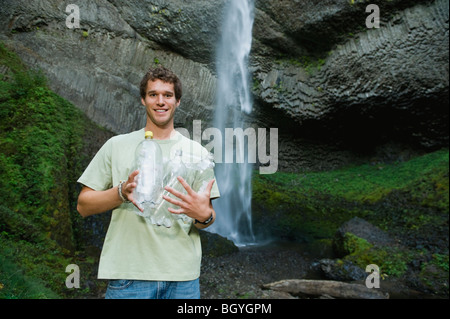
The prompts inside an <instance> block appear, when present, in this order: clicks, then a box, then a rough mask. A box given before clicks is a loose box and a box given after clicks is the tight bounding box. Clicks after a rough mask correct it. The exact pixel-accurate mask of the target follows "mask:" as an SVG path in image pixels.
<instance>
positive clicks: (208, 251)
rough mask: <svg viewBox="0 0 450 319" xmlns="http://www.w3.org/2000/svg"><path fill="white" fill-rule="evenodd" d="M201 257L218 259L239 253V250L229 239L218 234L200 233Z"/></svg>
mask: <svg viewBox="0 0 450 319" xmlns="http://www.w3.org/2000/svg"><path fill="white" fill-rule="evenodd" d="M200 240H201V243H202V253H203V256H208V257H219V256H222V255H227V254H232V253H235V252H238V251H239V248H237V247H236V245H235V244H234V243H233V242H232V241H231V240H229V239H227V238H225V237H222V236H220V235H218V234H214V233H210V232H207V231H200Z"/></svg>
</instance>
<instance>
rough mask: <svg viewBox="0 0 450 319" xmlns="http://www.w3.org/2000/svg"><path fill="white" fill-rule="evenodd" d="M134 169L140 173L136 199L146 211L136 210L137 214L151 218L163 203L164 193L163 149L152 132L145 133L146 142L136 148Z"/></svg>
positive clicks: (135, 191)
mask: <svg viewBox="0 0 450 319" xmlns="http://www.w3.org/2000/svg"><path fill="white" fill-rule="evenodd" d="M134 168H135V169H137V170H138V171H139V174H138V175H137V176H136V183H137V186H136V188H135V190H134V198H135V200H136V202H137V204H138V205H139V206H140V207H141V208H142V209H143V210H144V212H141V211H140V210H139V209H137V208H135V212H136V213H137V214H138V215H140V216H144V217H150V216H151V215H152V213H154V211H155V208H156V207H157V206H158V205H159V203H160V202H161V201H162V192H163V157H162V151H161V147H160V146H159V145H158V143H156V142H155V141H154V140H153V133H152V132H151V131H147V132H145V140H143V141H142V142H141V143H139V145H138V147H137V148H136V154H135V164H134Z"/></svg>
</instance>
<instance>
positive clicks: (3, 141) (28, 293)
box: [0, 43, 89, 298]
mask: <svg viewBox="0 0 450 319" xmlns="http://www.w3.org/2000/svg"><path fill="white" fill-rule="evenodd" d="M0 64H1V65H5V66H7V69H8V70H9V72H8V74H7V76H3V77H1V78H0V202H1V203H2V205H1V206H0V244H1V245H0V258H1V267H0V296H1V297H3V298H55V296H58V295H64V294H66V293H68V291H67V289H65V285H64V282H65V277H66V276H67V274H66V273H65V267H66V266H67V265H68V264H70V263H72V262H71V260H70V252H71V251H73V250H74V249H75V241H74V237H73V229H72V225H73V218H74V216H76V215H78V214H76V212H74V211H73V210H74V209H75V208H74V207H75V205H74V204H73V203H75V202H76V194H75V192H74V186H73V185H74V184H76V178H78V176H79V175H80V174H81V169H82V168H81V165H80V162H83V161H84V157H83V154H82V151H81V150H82V148H83V140H82V138H83V135H84V132H85V130H86V128H87V125H88V123H89V121H88V120H87V118H86V117H85V116H84V114H83V113H82V112H81V111H80V110H78V109H77V108H76V107H74V106H73V105H72V104H70V103H69V102H67V101H66V100H64V99H62V98H61V97H59V96H58V95H56V94H55V93H53V92H52V91H51V90H50V89H49V88H48V87H47V84H46V79H45V77H44V75H43V74H42V72H39V71H33V70H29V69H27V68H26V67H25V66H24V65H23V64H22V63H21V62H20V59H18V58H17V56H15V55H14V54H13V53H11V52H10V51H9V50H8V49H7V48H6V47H5V46H4V45H3V44H2V43H0Z"/></svg>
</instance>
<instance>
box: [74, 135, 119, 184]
mask: <svg viewBox="0 0 450 319" xmlns="http://www.w3.org/2000/svg"><path fill="white" fill-rule="evenodd" d="M111 153H112V140H111V139H109V140H108V141H107V142H106V143H105V144H104V145H103V146H102V147H101V148H100V150H99V151H98V152H97V154H96V155H95V156H94V158H93V159H92V161H91V162H90V163H89V165H88V167H87V168H86V170H85V171H84V172H83V174H82V175H81V177H80V178H79V179H78V183H80V184H83V185H84V186H87V187H89V188H92V189H93V190H96V191H103V190H107V189H109V188H111V187H112V169H111Z"/></svg>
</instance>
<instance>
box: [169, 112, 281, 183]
mask: <svg viewBox="0 0 450 319" xmlns="http://www.w3.org/2000/svg"><path fill="white" fill-rule="evenodd" d="M176 130H177V131H178V132H180V133H181V134H183V135H184V136H186V137H187V138H191V139H192V140H194V141H196V142H198V143H200V144H204V143H202V142H203V141H206V142H207V143H208V144H206V145H204V146H205V148H206V149H207V150H208V151H210V152H211V153H212V154H213V155H214V162H215V163H216V164H220V163H225V164H243V163H249V164H257V163H259V173H260V174H274V173H275V172H276V171H277V170H278V128H270V130H269V139H267V134H266V133H267V129H266V128H257V130H256V129H255V128H253V127H248V128H246V129H245V130H244V129H243V128H240V127H236V128H225V129H224V134H222V131H221V130H220V129H218V128H216V127H208V128H206V129H205V130H203V131H202V121H201V120H194V121H193V132H192V135H191V134H190V132H189V130H187V129H186V128H177V129H176ZM246 139H247V143H245V140H246ZM235 141H236V143H235ZM245 144H247V152H245ZM267 146H269V147H267ZM267 149H269V154H267Z"/></svg>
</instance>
